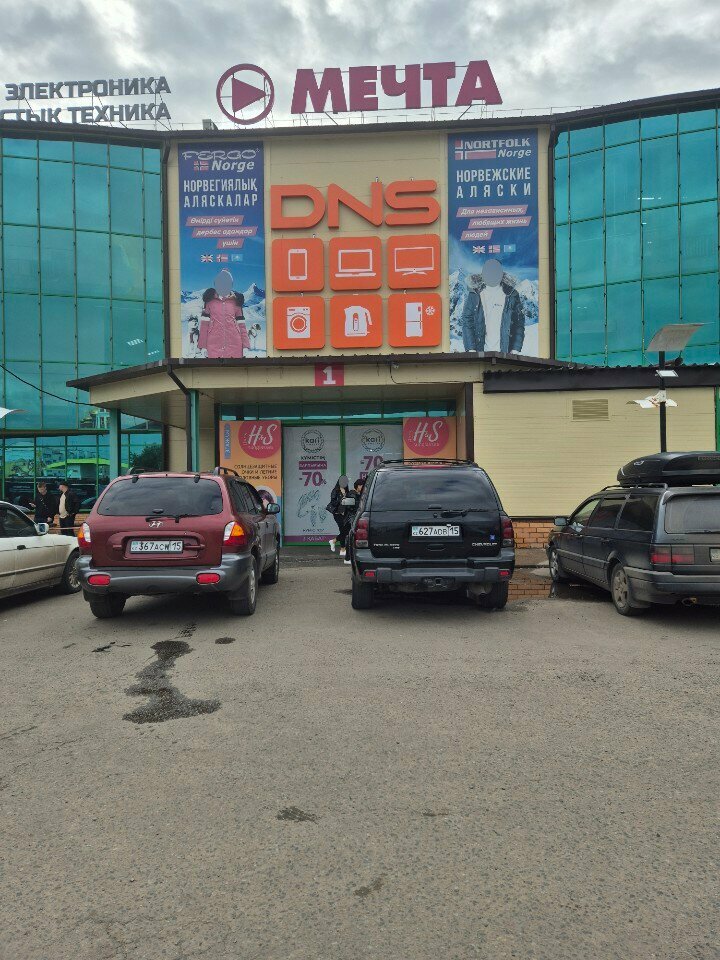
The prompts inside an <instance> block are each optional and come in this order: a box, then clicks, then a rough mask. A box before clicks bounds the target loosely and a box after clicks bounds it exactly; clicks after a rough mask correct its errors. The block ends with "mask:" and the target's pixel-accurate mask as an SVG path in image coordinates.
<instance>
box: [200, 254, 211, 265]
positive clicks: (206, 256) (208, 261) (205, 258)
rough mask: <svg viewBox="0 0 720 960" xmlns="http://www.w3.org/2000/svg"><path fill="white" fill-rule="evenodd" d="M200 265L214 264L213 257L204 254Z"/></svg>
mask: <svg viewBox="0 0 720 960" xmlns="http://www.w3.org/2000/svg"><path fill="white" fill-rule="evenodd" d="M200 263H213V255H212V254H211V253H203V254H202V255H201V257H200Z"/></svg>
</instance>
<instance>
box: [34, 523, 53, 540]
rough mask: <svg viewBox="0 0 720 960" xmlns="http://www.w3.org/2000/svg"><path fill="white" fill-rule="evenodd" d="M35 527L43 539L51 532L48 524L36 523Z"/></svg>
mask: <svg viewBox="0 0 720 960" xmlns="http://www.w3.org/2000/svg"><path fill="white" fill-rule="evenodd" d="M35 526H36V527H37V532H38V533H39V534H40V536H41V537H44V536H45V534H46V533H49V532H50V526H49V524H47V523H36V524H35Z"/></svg>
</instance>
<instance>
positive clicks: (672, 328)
mask: <svg viewBox="0 0 720 960" xmlns="http://www.w3.org/2000/svg"><path fill="white" fill-rule="evenodd" d="M700 327H702V323H667V324H666V325H665V326H664V327H661V328H660V329H659V330H658V332H657V333H656V334H655V336H654V337H653V338H652V340H651V341H650V343H649V344H648V345H647V347H646V348H645V349H646V352H648V353H656V352H657V355H658V365H657V367H656V370H655V372H656V374H657V376H658V377H660V380H661V382H662V387H661V389H660V390H658V392H657V393H656V394H655V396H654V397H646V398H645V399H644V400H630V401H628V402H629V403H637V404H639V405H640V406H641V407H646V408H649V407H657V408H658V411H659V414H660V452H661V453H667V408H668V406H672V407H676V406H677V404H676V403H675V402H674V401H673V400H668V396H667V389H666V388H665V381H666V380H667V379H669V378H671V377H677V371H676V370H675V369H674V367H669V366H668V364H667V359H666V358H667V354H668V353H677V354H681V353H682V351H683V350H684V349H685V347H686V346H687V344H688V341H689V340H690V338H691V337H692V336H694V335H695V334H696V333H697V331H698V330H699V329H700Z"/></svg>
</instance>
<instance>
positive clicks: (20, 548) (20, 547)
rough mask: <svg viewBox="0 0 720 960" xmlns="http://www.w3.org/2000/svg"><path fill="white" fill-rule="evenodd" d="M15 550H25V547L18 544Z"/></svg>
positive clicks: (22, 544)
mask: <svg viewBox="0 0 720 960" xmlns="http://www.w3.org/2000/svg"><path fill="white" fill-rule="evenodd" d="M15 549H16V550H27V547H26V546H25V544H24V543H19V544H18V545H17V547H16V548H15Z"/></svg>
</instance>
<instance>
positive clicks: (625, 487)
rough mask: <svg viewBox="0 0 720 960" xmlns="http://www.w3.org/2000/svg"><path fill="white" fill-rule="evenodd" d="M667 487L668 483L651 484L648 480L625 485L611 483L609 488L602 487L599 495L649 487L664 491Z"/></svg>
mask: <svg viewBox="0 0 720 960" xmlns="http://www.w3.org/2000/svg"><path fill="white" fill-rule="evenodd" d="M669 486H670V484H669V483H663V482H662V481H660V480H658V481H657V483H651V482H650V481H649V480H646V481H642V480H638V482H637V483H625V484H623V483H611V484H610V485H609V486H607V487H603V488H602V490H601V491H600V493H605V491H606V490H625V491H628V490H634V489H635V488H636V487H651V488H654V489H655V490H665V489H667V487H669Z"/></svg>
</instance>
